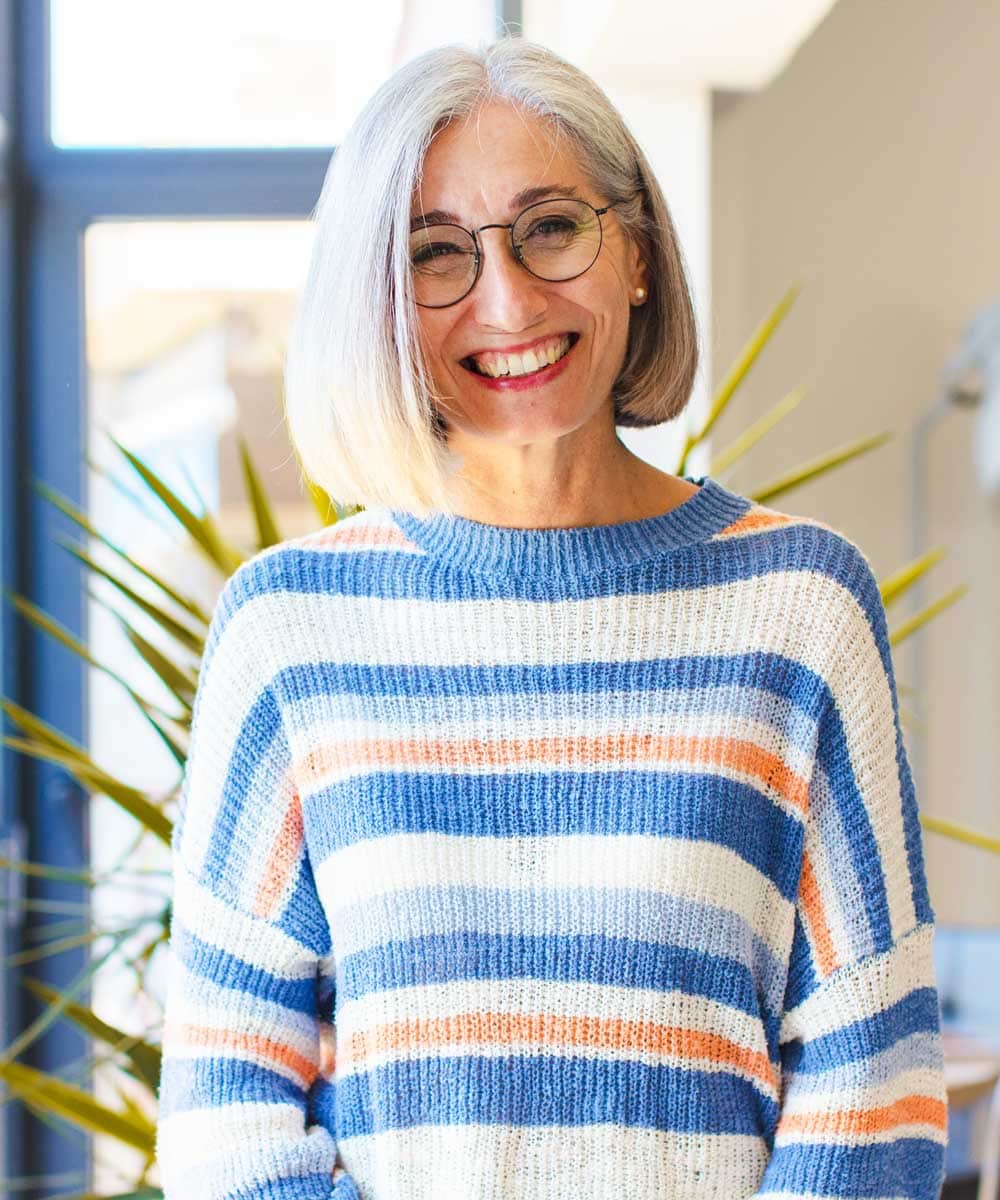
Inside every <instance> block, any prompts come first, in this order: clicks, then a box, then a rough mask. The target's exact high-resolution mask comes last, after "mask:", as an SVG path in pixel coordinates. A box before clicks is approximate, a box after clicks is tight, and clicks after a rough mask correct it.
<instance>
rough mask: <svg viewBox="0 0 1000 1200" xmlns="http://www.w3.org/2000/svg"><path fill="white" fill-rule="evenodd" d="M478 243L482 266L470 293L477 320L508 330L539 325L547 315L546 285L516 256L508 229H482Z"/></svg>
mask: <svg viewBox="0 0 1000 1200" xmlns="http://www.w3.org/2000/svg"><path fill="white" fill-rule="evenodd" d="M488 239H491V240H488ZM479 243H480V247H481V253H482V265H481V267H480V270H479V279H478V280H477V281H476V286H475V287H474V288H473V289H472V294H471V296H470V299H471V300H472V306H473V315H474V316H475V319H476V322H477V323H478V324H479V325H483V326H490V327H492V328H495V329H502V330H504V331H505V332H507V333H517V332H519V331H520V330H522V329H528V328H529V327H530V326H532V325H535V324H537V323H538V322H539V321H540V320H542V318H543V317H544V315H545V309H546V301H545V296H544V294H543V291H542V289H543V288H544V286H545V285H544V283H543V281H542V280H540V279H537V278H536V277H535V276H534V275H532V274H531V272H530V271H529V270H528V269H527V268H526V267H522V266H521V264H520V263H519V262H518V261H517V259H516V258H515V257H514V252H513V250H512V249H511V245H510V233H509V232H508V230H506V229H486V230H481V231H480V233H479Z"/></svg>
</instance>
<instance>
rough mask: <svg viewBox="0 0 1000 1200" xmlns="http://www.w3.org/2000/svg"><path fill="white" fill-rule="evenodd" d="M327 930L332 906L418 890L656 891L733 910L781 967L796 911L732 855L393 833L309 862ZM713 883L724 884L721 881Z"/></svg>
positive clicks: (646, 839) (701, 845) (624, 840)
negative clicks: (431, 886)
mask: <svg viewBox="0 0 1000 1200" xmlns="http://www.w3.org/2000/svg"><path fill="white" fill-rule="evenodd" d="M314 870H315V877H316V888H317V890H318V892H319V894H320V895H321V896H322V897H323V900H324V904H325V908H326V911H327V913H328V914H329V916H330V920H331V923H332V925H333V926H334V930H333V932H334V937H335V936H336V928H335V926H336V920H335V914H336V913H337V911H338V910H340V909H342V908H345V907H346V906H348V905H351V904H357V903H361V902H363V901H365V900H367V899H370V898H371V897H373V896H379V895H384V894H391V893H393V892H398V891H405V890H408V889H410V888H415V887H424V886H426V885H427V884H428V883H433V884H434V886H436V887H448V886H460V887H481V888H483V887H485V888H489V887H532V888H538V887H542V888H544V887H558V888H564V887H570V888H573V887H579V888H600V887H621V886H622V882H623V880H625V881H627V882H628V885H629V887H631V888H634V889H636V890H648V891H654V892H661V893H664V894H668V895H671V896H677V897H679V898H681V899H684V900H690V901H694V902H697V903H702V904H710V905H718V904H720V903H724V904H725V905H726V907H727V908H729V909H730V910H731V911H733V912H736V913H739V914H740V916H742V917H743V918H744V919H745V920H746V921H747V922H748V924H749V925H750V927H751V928H752V929H753V931H754V932H755V933H756V934H757V935H758V936H759V937H760V938H761V940H762V941H763V942H764V944H765V945H766V946H768V947H769V948H770V949H771V950H772V951H773V952H774V954H775V955H777V956H778V958H779V960H780V961H785V960H787V958H788V953H789V940H788V939H789V938H790V937H791V922H792V921H793V919H794V906H793V904H792V902H791V901H790V900H786V899H785V898H784V897H783V896H782V895H781V893H780V892H779V891H778V889H777V888H776V887H775V886H774V884H773V883H772V882H771V881H770V880H769V879H768V878H767V876H766V875H764V874H763V873H762V872H761V871H758V870H757V868H756V867H754V866H752V865H751V864H750V863H748V862H746V861H745V860H744V859H742V858H740V856H739V855H738V854H737V853H736V852H735V851H733V850H730V849H728V848H727V847H725V846H718V845H715V844H714V843H711V842H694V841H690V840H688V839H686V838H671V837H662V836H659V835H656V836H653V835H646V834H620V835H614V834H593V835H588V834H579V835H569V834H566V835H553V836H551V837H537V838H533V837H528V838H492V837H462V836H459V835H449V834H439V833H401V834H394V835H389V836H386V837H381V838H378V839H375V840H365V841H360V842H354V843H352V844H351V845H349V846H344V847H342V848H341V849H340V850H336V851H335V852H334V853H333V854H331V855H330V856H329V857H328V858H326V859H325V860H324V861H323V862H321V863H318V864H314ZM720 881H725V883H724V884H722V883H721V882H720Z"/></svg>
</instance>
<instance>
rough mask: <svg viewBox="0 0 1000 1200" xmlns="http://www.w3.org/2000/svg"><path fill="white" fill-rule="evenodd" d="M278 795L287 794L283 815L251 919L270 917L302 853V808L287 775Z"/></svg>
mask: <svg viewBox="0 0 1000 1200" xmlns="http://www.w3.org/2000/svg"><path fill="white" fill-rule="evenodd" d="M281 792H282V794H283V795H286V794H287V798H288V799H287V804H286V807H285V815H284V817H283V818H282V822H281V827H280V828H279V830H278V834H277V836H276V837H275V839H274V845H273V846H272V847H271V853H270V854H269V855H268V858H267V861H266V862H265V863H264V873H263V875H262V876H261V879H260V883H259V884H258V887H257V895H256V896H255V897H254V906H253V911H254V915H255V916H257V917H264V918H265V919H266V918H267V917H270V916H272V915H273V914H274V912H275V910H276V909H277V907H278V904H279V902H280V900H281V897H282V896H283V895H284V893H285V888H286V887H287V886H288V880H289V878H290V877H291V874H292V871H293V870H294V869H295V865H296V863H297V862H298V860H299V855H300V854H301V852H302V840H303V838H304V836H305V834H304V832H303V827H302V805H301V803H300V802H299V793H298V791H297V790H296V787H295V784H294V782H293V777H292V775H291V774H290V773H286V774H285V777H284V779H283V780H282V784H281Z"/></svg>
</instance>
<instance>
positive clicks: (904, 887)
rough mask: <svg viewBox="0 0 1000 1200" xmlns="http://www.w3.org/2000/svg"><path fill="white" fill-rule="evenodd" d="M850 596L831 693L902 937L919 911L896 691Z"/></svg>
mask: <svg viewBox="0 0 1000 1200" xmlns="http://www.w3.org/2000/svg"><path fill="white" fill-rule="evenodd" d="M845 600H846V601H847V602H848V603H849V605H850V609H851V611H850V620H849V621H848V622H847V626H846V629H842V628H838V630H837V632H836V636H837V639H838V641H839V642H840V643H841V653H842V654H843V655H844V656H845V659H846V662H845V665H843V666H842V667H841V668H840V669H839V670H838V671H836V672H835V674H834V677H833V678H832V679H830V681H829V682H830V691H831V694H832V696H833V700H834V703H835V704H836V707H837V711H838V712H839V713H840V717H841V721H842V723H843V727H844V735H845V738H846V740H847V751H848V756H849V759H850V765H851V770H852V772H853V774H854V778H855V781H856V782H857V787H858V791H859V792H860V794H861V796H862V798H863V800H864V804H865V808H866V809H867V810H868V813H869V816H870V819H871V822H872V832H873V835H874V837H875V841H876V844H877V846H878V853H879V859H880V860H881V861H880V862H879V864H878V869H879V870H880V871H881V873H882V876H883V878H884V880H885V887H886V897H887V903H888V908H889V920H890V922H891V928H892V937H893V940H894V941H896V940H898V939H899V938H900V937H902V936H903V934H904V933H905V932H906V931H907V930H908V929H912V928H913V926H914V925H915V924H916V921H917V914H916V908H915V907H914V903H913V880H912V877H911V874H910V868H909V863H908V861H907V853H906V829H905V827H904V825H903V807H902V785H901V783H900V776H899V767H898V764H897V761H896V723H895V717H894V713H893V703H892V692H891V690H890V685H889V677H888V676H887V674H886V672H885V668H884V667H883V665H882V656H881V654H880V653H879V649H878V645H877V643H876V641H875V638H874V636H873V634H872V629H871V625H870V624H869V621H868V616H867V614H866V613H865V611H864V609H862V608H861V606H860V605H859V604H858V602H857V601H856V600H855V599H854V597H853V596H852V595H850V593H847V592H845ZM833 633H834V631H833V630H832V629H831V635H833Z"/></svg>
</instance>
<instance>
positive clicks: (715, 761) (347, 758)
mask: <svg viewBox="0 0 1000 1200" xmlns="http://www.w3.org/2000/svg"><path fill="white" fill-rule="evenodd" d="M627 761H633V762H670V761H685V762H693V763H695V764H697V765H699V766H716V767H726V768H729V769H730V770H733V771H736V772H739V773H741V774H744V775H751V776H754V777H756V778H757V779H758V780H759V781H760V782H761V783H762V784H764V786H765V788H766V789H769V790H773V791H776V792H777V793H778V794H779V795H781V796H782V797H783V798H784V799H785V801H786V802H787V803H789V804H790V805H792V806H793V807H794V808H797V809H798V810H799V811H800V812H802V813H803V814H804V813H806V812H807V811H808V792H809V785H808V782H807V780H805V779H804V778H802V776H800V775H798V774H796V772H794V771H793V770H792V769H791V768H790V767H789V766H788V764H787V763H786V762H785V761H784V760H783V759H782V758H780V757H779V756H778V755H777V754H772V753H771V752H770V751H768V750H764V749H763V748H762V747H760V746H758V745H757V744H756V743H755V742H749V741H745V740H741V739H737V738H724V737H688V736H663V735H661V734H653V733H647V734H638V733H621V734H608V735H599V736H587V735H578V736H568V737H537V738H523V739H521V738H498V739H487V738H456V739H455V740H452V741H443V740H440V739H426V738H406V739H387V738H366V739H361V740H357V741H349V742H337V743H334V744H332V745H329V746H322V747H320V748H319V749H318V750H314V751H313V752H312V753H311V754H309V755H307V756H306V757H305V758H304V759H303V761H302V762H301V763H300V764H299V767H298V769H299V770H300V771H301V772H303V774H302V776H300V778H306V779H309V780H311V781H313V782H318V781H320V780H321V779H322V778H323V776H324V775H325V774H327V773H328V772H329V771H331V770H337V769H340V770H343V769H358V768H365V767H376V768H389V767H431V768H437V769H440V770H463V769H466V768H469V767H495V768H499V769H506V768H512V767H518V766H524V765H526V764H528V763H532V762H542V763H546V764H549V765H551V766H560V767H561V766H595V767H600V766H616V765H620V764H621V763H622V762H627Z"/></svg>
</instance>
